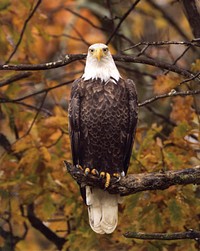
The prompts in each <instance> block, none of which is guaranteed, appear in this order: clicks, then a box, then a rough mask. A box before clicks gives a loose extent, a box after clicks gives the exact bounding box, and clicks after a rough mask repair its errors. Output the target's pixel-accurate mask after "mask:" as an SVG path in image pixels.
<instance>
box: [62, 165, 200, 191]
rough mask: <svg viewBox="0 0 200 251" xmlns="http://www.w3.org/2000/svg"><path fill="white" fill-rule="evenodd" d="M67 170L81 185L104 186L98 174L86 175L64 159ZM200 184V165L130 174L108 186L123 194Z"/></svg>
mask: <svg viewBox="0 0 200 251" xmlns="http://www.w3.org/2000/svg"><path fill="white" fill-rule="evenodd" d="M64 164H65V166H66V168H67V171H68V172H69V173H70V175H71V176H72V178H73V179H74V180H75V181H76V182H77V183H78V184H80V185H81V186H83V187H84V186H86V185H90V186H94V187H100V188H104V185H105V184H104V182H105V180H102V179H100V178H99V177H97V176H93V175H90V174H89V175H87V176H86V175H85V174H84V172H83V170H81V169H80V168H77V167H74V166H73V165H72V164H70V163H69V162H67V161H64ZM188 184H200V165H199V166H195V167H193V168H187V169H183V170H179V171H166V172H156V173H155V172H154V173H141V174H129V175H127V176H126V177H124V178H121V180H120V181H117V180H116V178H112V180H111V185H110V186H109V187H108V188H107V190H108V192H109V193H113V194H121V195H122V196H126V195H130V194H135V193H138V192H141V191H147V190H165V189H167V188H169V187H170V186H173V185H188Z"/></svg>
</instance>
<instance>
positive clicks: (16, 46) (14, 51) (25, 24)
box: [6, 0, 42, 64]
mask: <svg viewBox="0 0 200 251" xmlns="http://www.w3.org/2000/svg"><path fill="white" fill-rule="evenodd" d="M41 2H42V0H38V1H37V3H36V5H35V7H34V8H33V9H32V11H31V12H30V14H29V16H28V17H27V19H26V20H25V22H24V25H23V28H22V30H21V33H20V36H19V40H18V42H17V44H16V45H15V48H14V50H13V52H12V53H11V55H10V56H9V58H8V60H7V61H6V64H8V63H9V62H10V60H11V58H12V57H13V56H14V54H15V53H16V51H17V49H18V47H19V45H20V43H21V41H22V38H23V35H24V32H25V30H26V26H27V24H28V22H29V21H30V19H31V18H32V16H33V15H34V13H35V12H36V10H37V8H38V6H39V5H40V4H41Z"/></svg>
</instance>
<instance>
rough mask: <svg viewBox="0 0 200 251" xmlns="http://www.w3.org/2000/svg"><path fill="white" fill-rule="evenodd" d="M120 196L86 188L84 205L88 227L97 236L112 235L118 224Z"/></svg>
mask: <svg viewBox="0 0 200 251" xmlns="http://www.w3.org/2000/svg"><path fill="white" fill-rule="evenodd" d="M120 202H121V200H120V195H118V194H109V193H108V192H107V191H104V190H102V189H99V188H93V187H89V186H86V204H87V205H88V216H89V222H90V226H91V228H92V229H93V231H95V232H96V233H98V234H105V233H106V234H110V233H112V232H113V231H114V230H115V228H116V226H117V222H118V203H120Z"/></svg>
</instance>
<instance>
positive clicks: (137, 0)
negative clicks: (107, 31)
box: [106, 0, 140, 44]
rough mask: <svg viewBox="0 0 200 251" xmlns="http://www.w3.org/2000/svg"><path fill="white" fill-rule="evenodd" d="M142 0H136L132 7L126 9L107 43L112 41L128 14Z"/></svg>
mask: <svg viewBox="0 0 200 251" xmlns="http://www.w3.org/2000/svg"><path fill="white" fill-rule="evenodd" d="M139 2H140V0H136V1H135V2H134V3H133V4H132V5H131V7H130V8H129V9H128V10H127V11H126V13H125V14H124V15H123V17H122V18H121V19H120V21H119V23H118V25H117V27H116V28H115V29H114V31H113V32H112V34H111V35H110V37H109V39H108V41H107V42H106V44H109V43H110V41H111V40H112V38H113V37H114V35H115V34H116V33H117V32H118V30H119V28H120V26H121V25H122V23H123V22H124V20H125V19H126V18H127V17H128V15H129V14H130V13H131V11H132V10H134V9H135V6H136V5H137V4H138V3H139Z"/></svg>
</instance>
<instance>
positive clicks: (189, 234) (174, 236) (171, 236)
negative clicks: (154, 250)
mask: <svg viewBox="0 0 200 251" xmlns="http://www.w3.org/2000/svg"><path fill="white" fill-rule="evenodd" d="M124 236H125V237H126V238H135V239H143V240H182V239H194V240H196V241H199V240H200V231H196V230H192V229H191V230H188V231H186V232H178V233H141V232H127V233H125V234H124Z"/></svg>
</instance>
